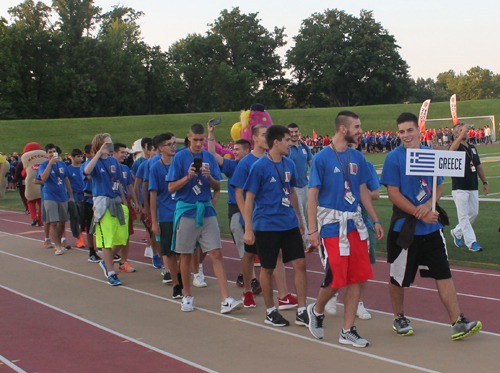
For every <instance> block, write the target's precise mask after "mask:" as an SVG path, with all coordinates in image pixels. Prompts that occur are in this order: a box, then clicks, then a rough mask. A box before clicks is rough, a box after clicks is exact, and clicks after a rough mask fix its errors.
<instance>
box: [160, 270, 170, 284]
mask: <svg viewBox="0 0 500 373" xmlns="http://www.w3.org/2000/svg"><path fill="white" fill-rule="evenodd" d="M162 282H163V283H164V284H169V283H171V282H172V275H171V274H170V272H165V274H164V275H163V281H162Z"/></svg>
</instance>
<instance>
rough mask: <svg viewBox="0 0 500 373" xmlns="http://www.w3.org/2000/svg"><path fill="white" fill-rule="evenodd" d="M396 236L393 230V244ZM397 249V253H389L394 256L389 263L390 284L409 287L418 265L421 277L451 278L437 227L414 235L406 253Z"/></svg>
mask: <svg viewBox="0 0 500 373" xmlns="http://www.w3.org/2000/svg"><path fill="white" fill-rule="evenodd" d="M398 236H399V232H393V242H394V245H395V243H396V241H397V239H398ZM398 249H399V253H391V254H393V256H392V257H393V258H396V259H395V260H394V262H393V263H391V273H392V274H393V275H392V276H391V284H394V285H396V286H403V287H409V286H410V285H411V284H412V283H413V282H414V281H415V276H416V275H417V271H418V270H419V267H420V276H421V277H429V278H433V279H435V280H446V279H449V278H451V271H450V264H449V263H448V254H447V252H446V244H445V238H444V235H443V232H442V230H440V229H439V230H437V231H435V232H432V233H429V234H426V235H419V236H417V235H415V236H414V238H413V242H412V244H411V245H410V247H409V248H408V249H406V251H407V253H404V251H405V250H404V249H401V248H398ZM405 256H406V258H405Z"/></svg>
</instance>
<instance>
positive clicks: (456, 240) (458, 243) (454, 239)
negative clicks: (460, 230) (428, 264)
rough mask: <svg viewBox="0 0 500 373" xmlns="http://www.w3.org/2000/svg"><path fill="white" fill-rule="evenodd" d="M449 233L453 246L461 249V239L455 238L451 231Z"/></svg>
mask: <svg viewBox="0 0 500 373" xmlns="http://www.w3.org/2000/svg"><path fill="white" fill-rule="evenodd" d="M450 233H451V236H452V237H453V243H454V244H455V246H456V247H461V246H462V239H460V238H458V237H457V236H455V232H453V229H452V230H451V231H450Z"/></svg>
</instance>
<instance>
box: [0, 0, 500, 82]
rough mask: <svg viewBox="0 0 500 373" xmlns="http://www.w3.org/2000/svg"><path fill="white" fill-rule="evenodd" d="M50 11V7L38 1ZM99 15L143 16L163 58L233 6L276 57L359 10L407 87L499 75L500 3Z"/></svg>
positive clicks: (219, 2)
mask: <svg viewBox="0 0 500 373" xmlns="http://www.w3.org/2000/svg"><path fill="white" fill-rule="evenodd" d="M43 2H45V3H46V4H48V5H50V4H51V1H48V0H44V1H43ZM19 3H21V1H20V0H3V1H2V5H1V8H0V15H1V16H3V17H5V18H6V19H7V20H8V21H10V18H9V15H8V13H7V10H8V8H10V7H12V6H16V5H18V4H19ZM94 3H95V5H97V6H100V7H101V8H103V11H104V12H106V11H108V10H110V9H111V7H112V6H113V5H117V4H118V3H119V4H120V5H122V6H127V7H131V8H133V9H135V10H137V11H139V10H140V11H143V12H144V13H145V16H144V17H143V18H142V19H141V20H140V22H139V24H140V26H141V32H142V37H143V38H144V41H145V42H146V43H147V44H149V45H150V46H154V45H159V46H160V47H161V49H162V50H164V51H167V50H168V48H169V46H170V45H171V44H172V43H174V42H175V41H177V40H180V39H183V38H185V37H186V36H187V35H188V34H192V33H200V34H203V33H205V32H206V31H207V30H208V29H209V27H208V26H207V24H209V23H212V22H213V21H214V20H215V19H217V18H218V16H219V13H220V12H221V11H222V10H223V9H228V10H231V9H232V8H233V7H236V6H239V7H240V10H241V12H242V13H245V14H248V13H255V12H258V13H259V15H258V18H259V19H260V20H261V24H262V25H263V26H264V27H266V28H267V29H268V30H270V31H272V30H274V27H275V26H278V27H283V26H284V27H285V33H286V34H287V35H288V36H287V38H286V40H287V41H288V43H287V45H286V46H284V47H282V48H280V50H279V51H278V53H279V54H280V55H281V56H284V55H285V52H286V51H287V50H288V49H289V48H290V47H292V46H293V36H295V35H297V34H298V31H299V28H300V25H301V23H302V20H304V19H306V18H308V17H309V16H310V15H311V14H313V13H316V12H319V13H321V12H323V11H324V10H325V9H333V8H335V7H336V8H337V9H339V10H344V11H345V12H347V13H350V14H353V15H356V16H358V15H359V11H360V10H361V9H366V10H371V11H373V14H374V18H375V20H376V21H377V22H379V23H380V24H381V25H382V26H383V27H384V28H385V29H386V30H388V32H389V33H390V34H391V35H394V37H395V38H396V41H397V44H398V45H399V46H400V47H401V49H400V50H399V53H400V54H401V57H402V58H403V59H404V60H405V61H406V62H407V63H408V65H409V66H410V69H409V72H410V74H411V76H412V77H413V78H415V79H417V78H419V77H421V78H433V79H435V78H436V77H437V75H438V74H439V73H441V72H445V71H448V70H450V69H452V70H454V71H455V72H456V73H457V74H458V73H464V74H465V73H466V72H467V70H468V69H470V68H471V67H474V66H481V67H482V68H484V69H490V70H491V71H493V72H494V73H496V74H500V53H499V51H498V50H497V49H496V47H495V46H498V37H500V21H499V20H498V15H500V1H498V0H480V1H478V2H477V3H475V2H473V3H471V2H466V1H463V0H462V1H460V0H459V1H457V0H454V1H452V0H432V1H431V0H420V1H408V0H398V1H396V0H392V1H389V0H364V1H360V0H338V1H336V2H332V1H324V0H308V1H300V2H299V1H297V0H287V1H284V0H267V1H264V0H253V1H246V2H245V3H240V2H238V1H225V0H212V1H210V2H208V1H199V0H191V1H179V0H177V1H172V0H122V1H120V2H119V1H118V0H94Z"/></svg>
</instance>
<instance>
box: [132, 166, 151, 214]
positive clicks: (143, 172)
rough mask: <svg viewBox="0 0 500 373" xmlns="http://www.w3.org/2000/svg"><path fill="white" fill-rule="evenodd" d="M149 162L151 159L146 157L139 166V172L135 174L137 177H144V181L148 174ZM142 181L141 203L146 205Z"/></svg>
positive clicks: (140, 190) (140, 188) (140, 187)
mask: <svg viewBox="0 0 500 373" xmlns="http://www.w3.org/2000/svg"><path fill="white" fill-rule="evenodd" d="M148 162H149V159H145V160H144V161H142V163H141V165H140V166H139V168H138V170H137V173H136V174H135V177H136V178H140V179H142V181H144V177H145V176H146V171H147V169H148V168H147V167H148ZM142 181H141V183H140V184H139V199H140V201H141V205H143V206H144V199H143V198H142Z"/></svg>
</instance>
